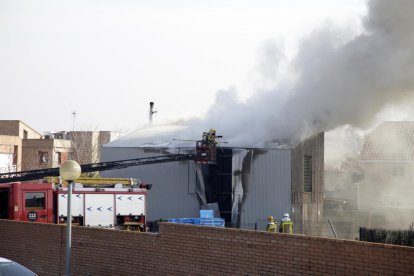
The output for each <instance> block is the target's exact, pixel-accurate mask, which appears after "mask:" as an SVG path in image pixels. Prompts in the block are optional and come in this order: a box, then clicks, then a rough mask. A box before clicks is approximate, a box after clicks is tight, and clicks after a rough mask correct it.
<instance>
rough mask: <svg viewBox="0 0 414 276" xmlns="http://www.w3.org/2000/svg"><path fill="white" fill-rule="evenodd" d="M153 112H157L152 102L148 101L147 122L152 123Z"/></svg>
mask: <svg viewBox="0 0 414 276" xmlns="http://www.w3.org/2000/svg"><path fill="white" fill-rule="evenodd" d="M154 113H157V111H155V110H154V102H150V110H149V122H150V124H152V115H154Z"/></svg>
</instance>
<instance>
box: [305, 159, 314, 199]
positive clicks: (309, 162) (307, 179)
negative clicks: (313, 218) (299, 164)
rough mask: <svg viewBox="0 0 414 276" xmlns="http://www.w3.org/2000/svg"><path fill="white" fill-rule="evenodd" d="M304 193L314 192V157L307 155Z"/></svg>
mask: <svg viewBox="0 0 414 276" xmlns="http://www.w3.org/2000/svg"><path fill="white" fill-rule="evenodd" d="M303 161H304V162H303V191H304V192H307V193H310V192H312V156H308V155H305V156H304V158H303Z"/></svg>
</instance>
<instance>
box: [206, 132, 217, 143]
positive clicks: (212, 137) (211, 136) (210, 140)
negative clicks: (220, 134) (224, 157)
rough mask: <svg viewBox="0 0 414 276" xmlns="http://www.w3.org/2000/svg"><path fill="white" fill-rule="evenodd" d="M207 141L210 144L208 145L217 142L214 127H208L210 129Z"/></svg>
mask: <svg viewBox="0 0 414 276" xmlns="http://www.w3.org/2000/svg"><path fill="white" fill-rule="evenodd" d="M206 138H207V142H208V143H209V144H210V145H213V146H215V145H216V144H217V142H216V138H217V137H216V130H215V129H213V128H212V129H210V131H209V132H208V133H207V137H206Z"/></svg>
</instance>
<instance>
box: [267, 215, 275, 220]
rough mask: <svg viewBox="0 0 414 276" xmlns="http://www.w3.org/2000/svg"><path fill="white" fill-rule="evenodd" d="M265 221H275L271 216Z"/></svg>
mask: <svg viewBox="0 0 414 276" xmlns="http://www.w3.org/2000/svg"><path fill="white" fill-rule="evenodd" d="M267 220H268V221H274V220H275V219H274V218H273V217H272V216H268V217H267Z"/></svg>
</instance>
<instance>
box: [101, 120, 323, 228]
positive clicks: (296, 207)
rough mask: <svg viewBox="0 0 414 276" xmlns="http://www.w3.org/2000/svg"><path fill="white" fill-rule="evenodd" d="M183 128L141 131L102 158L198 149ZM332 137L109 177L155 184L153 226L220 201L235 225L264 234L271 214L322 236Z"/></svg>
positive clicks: (229, 150) (227, 147)
mask: <svg viewBox="0 0 414 276" xmlns="http://www.w3.org/2000/svg"><path fill="white" fill-rule="evenodd" d="M191 134H192V133H191V129H189V128H187V127H183V126H153V127H149V128H144V129H140V130H137V131H135V132H133V133H131V134H130V135H127V136H124V137H122V138H120V139H118V140H116V141H114V142H112V143H109V144H106V145H104V146H103V148H102V161H115V160H125V159H132V158H144V157H152V156H161V155H167V154H173V153H188V152H194V150H195V142H191V141H190V142H189V141H177V140H175V139H174V138H177V137H186V136H187V137H192V135H191ZM323 169H324V134H323V133H319V134H317V135H315V136H313V137H310V138H308V139H306V140H305V141H303V142H301V143H299V144H297V145H294V146H291V145H274V146H266V147H264V146H263V147H247V146H243V145H235V144H231V143H228V144H222V145H221V146H220V147H218V149H217V164H216V165H212V164H208V165H207V164H206V165H199V164H198V165H197V164H195V162H193V161H179V162H171V163H160V164H151V165H144V166H138V167H129V168H125V169H121V170H114V171H109V172H105V173H103V175H104V176H105V177H133V178H138V179H141V180H142V181H144V182H147V183H150V184H153V188H152V189H151V191H150V192H149V199H148V209H149V211H148V219H149V221H158V220H165V219H168V218H175V217H197V216H198V215H199V210H200V209H201V208H208V206H212V205H211V204H213V203H217V204H218V207H219V212H220V216H221V217H222V218H224V219H225V220H226V225H227V226H232V227H237V228H246V229H259V230H263V229H264V227H265V225H266V222H267V221H266V218H267V216H269V215H272V216H274V217H275V218H277V220H279V219H280V217H281V216H282V215H283V213H286V212H288V213H290V214H291V217H292V219H293V220H294V222H295V226H294V231H295V233H303V234H318V232H320V227H319V222H320V221H321V220H322V215H323V214H322V210H323V208H322V204H323Z"/></svg>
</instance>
